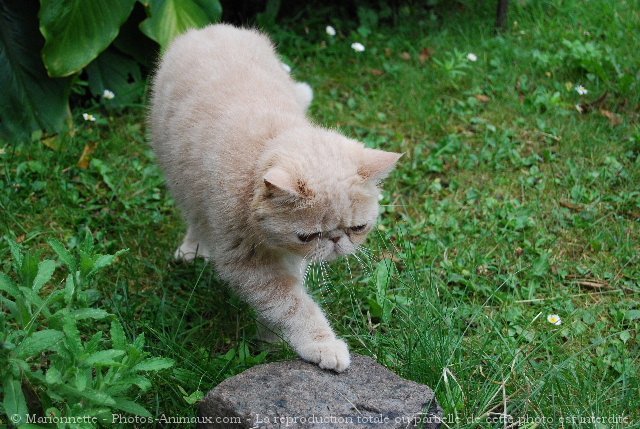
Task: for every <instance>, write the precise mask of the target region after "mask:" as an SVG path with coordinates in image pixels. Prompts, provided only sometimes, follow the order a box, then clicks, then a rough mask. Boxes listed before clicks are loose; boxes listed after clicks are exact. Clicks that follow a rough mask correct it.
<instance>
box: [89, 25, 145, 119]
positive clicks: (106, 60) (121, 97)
mask: <svg viewBox="0 0 640 429" xmlns="http://www.w3.org/2000/svg"><path fill="white" fill-rule="evenodd" d="M140 37H141V38H142V37H144V36H143V35H140ZM87 76H88V78H89V89H91V92H92V93H93V95H95V96H101V95H102V93H103V92H104V90H105V89H108V90H109V91H111V92H113V93H114V95H115V96H114V98H113V99H112V100H108V101H104V102H105V103H108V105H112V106H125V105H128V104H131V103H134V102H136V101H140V99H141V97H142V95H143V92H144V89H145V85H144V83H145V82H144V80H143V79H142V74H141V72H140V66H139V65H138V63H137V62H136V61H135V60H133V59H131V58H129V57H127V56H125V55H122V54H121V53H119V52H118V51H117V50H115V49H107V50H106V51H104V52H103V53H102V54H100V56H99V57H98V58H96V59H95V60H94V61H93V62H91V64H89V66H87Z"/></svg>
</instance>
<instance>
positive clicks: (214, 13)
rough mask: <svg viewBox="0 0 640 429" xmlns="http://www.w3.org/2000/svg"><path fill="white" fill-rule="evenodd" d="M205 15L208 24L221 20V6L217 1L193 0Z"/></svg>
mask: <svg viewBox="0 0 640 429" xmlns="http://www.w3.org/2000/svg"><path fill="white" fill-rule="evenodd" d="M193 1H194V2H195V3H196V4H197V5H198V6H200V8H201V9H202V10H203V11H204V13H206V14H207V18H209V21H210V22H218V21H220V18H222V5H221V4H220V1H219V0H193Z"/></svg>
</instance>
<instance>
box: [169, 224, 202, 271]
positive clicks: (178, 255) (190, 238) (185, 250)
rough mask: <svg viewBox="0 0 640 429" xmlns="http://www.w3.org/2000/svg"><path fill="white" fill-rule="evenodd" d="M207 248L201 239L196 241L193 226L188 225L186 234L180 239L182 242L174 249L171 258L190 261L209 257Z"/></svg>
mask: <svg viewBox="0 0 640 429" xmlns="http://www.w3.org/2000/svg"><path fill="white" fill-rule="evenodd" d="M210 256H211V255H210V253H209V250H208V249H207V248H206V247H205V246H204V244H203V243H202V242H201V241H198V239H197V237H196V236H195V234H194V232H193V228H191V227H189V229H188V231H187V234H186V235H185V237H184V240H182V244H181V245H180V246H179V247H178V248H177V249H176V251H175V253H174V254H173V258H174V259H175V260H176V261H183V262H191V261H193V260H194V259H195V258H205V259H209V258H210Z"/></svg>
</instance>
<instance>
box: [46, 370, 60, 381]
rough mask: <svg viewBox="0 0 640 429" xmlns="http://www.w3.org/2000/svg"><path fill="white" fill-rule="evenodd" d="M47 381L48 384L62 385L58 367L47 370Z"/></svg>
mask: <svg viewBox="0 0 640 429" xmlns="http://www.w3.org/2000/svg"><path fill="white" fill-rule="evenodd" d="M45 380H46V381H47V384H60V383H62V374H60V371H58V369H57V368H56V367H54V366H52V367H51V368H49V369H48V370H47V373H46V375H45Z"/></svg>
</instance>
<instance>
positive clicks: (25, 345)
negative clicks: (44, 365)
mask: <svg viewBox="0 0 640 429" xmlns="http://www.w3.org/2000/svg"><path fill="white" fill-rule="evenodd" d="M63 336H64V335H63V333H62V332H60V331H56V330H54V329H44V330H42V331H38V332H34V333H33V334H32V335H30V336H28V337H27V338H25V339H24V340H23V341H22V343H20V345H19V346H18V347H16V350H15V353H16V356H18V357H20V358H26V357H30V356H35V355H38V354H40V353H42V352H43V351H45V350H51V349H52V348H53V347H54V346H55V345H56V344H58V342H60V341H61V340H62V337H63Z"/></svg>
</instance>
